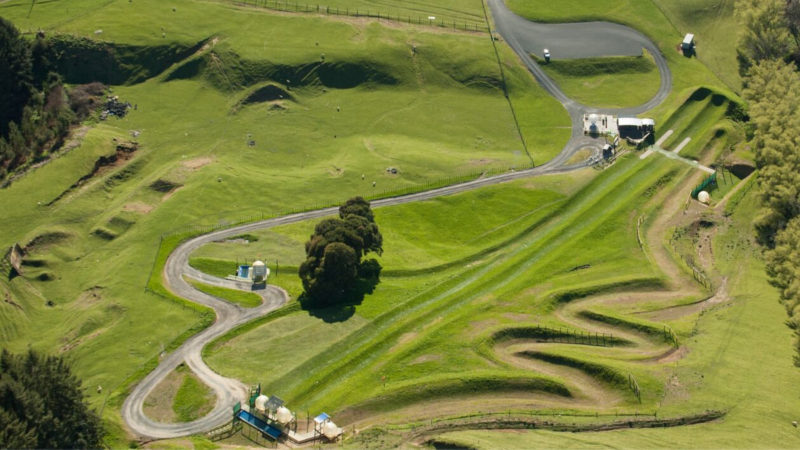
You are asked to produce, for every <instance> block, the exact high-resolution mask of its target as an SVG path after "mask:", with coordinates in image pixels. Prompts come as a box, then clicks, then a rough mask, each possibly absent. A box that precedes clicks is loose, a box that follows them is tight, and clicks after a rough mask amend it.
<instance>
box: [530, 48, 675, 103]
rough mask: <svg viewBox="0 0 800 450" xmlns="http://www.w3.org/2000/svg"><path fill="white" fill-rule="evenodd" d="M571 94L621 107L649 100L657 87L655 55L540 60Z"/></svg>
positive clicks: (579, 98) (570, 95) (569, 95)
mask: <svg viewBox="0 0 800 450" xmlns="http://www.w3.org/2000/svg"><path fill="white" fill-rule="evenodd" d="M538 62H539V63H540V64H541V66H542V69H544V71H545V73H547V75H549V76H550V78H552V79H553V81H555V82H556V83H558V86H559V87H560V88H561V89H562V90H563V91H564V93H565V94H567V96H568V97H570V98H572V99H575V100H577V101H578V102H580V103H582V104H584V105H589V106H595V107H604V108H622V107H626V106H637V105H641V104H642V103H645V102H647V101H648V100H650V99H651V98H652V97H653V96H654V95H655V94H656V92H657V91H658V86H659V73H658V68H657V67H656V65H655V63H654V62H653V57H652V56H650V55H649V54H648V53H647V52H644V54H643V55H642V56H616V57H608V58H584V59H553V60H551V61H550V63H547V64H545V63H544V60H539V61H538Z"/></svg>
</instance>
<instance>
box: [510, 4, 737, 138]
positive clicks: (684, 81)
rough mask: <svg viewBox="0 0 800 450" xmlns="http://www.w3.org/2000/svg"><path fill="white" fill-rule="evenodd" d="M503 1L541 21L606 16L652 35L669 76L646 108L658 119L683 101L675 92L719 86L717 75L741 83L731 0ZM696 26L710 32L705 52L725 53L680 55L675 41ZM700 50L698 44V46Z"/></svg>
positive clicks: (727, 81)
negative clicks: (656, 101) (660, 96)
mask: <svg viewBox="0 0 800 450" xmlns="http://www.w3.org/2000/svg"><path fill="white" fill-rule="evenodd" d="M689 3H691V5H689ZM507 5H508V6H509V8H510V9H511V10H513V11H514V12H516V13H517V14H519V15H521V16H523V17H526V18H529V19H531V20H536V21H541V22H581V21H591V20H607V21H611V22H617V23H622V24H625V25H628V26H631V27H633V28H635V29H637V30H639V31H641V32H642V33H644V34H645V35H646V36H648V37H649V38H650V39H652V40H653V42H655V43H656V45H658V47H659V48H660V49H661V51H662V53H663V54H664V56H665V58H666V59H667V62H668V63H669V66H670V69H671V70H672V78H673V86H672V94H671V95H670V96H669V97H668V99H667V100H666V101H665V102H664V103H662V105H660V106H659V107H657V108H655V109H654V110H653V111H651V112H649V113H648V116H650V117H653V118H654V119H655V120H656V124H659V123H660V122H661V121H662V120H663V119H664V118H666V117H667V116H669V114H670V110H671V109H672V108H674V105H675V104H678V103H680V102H682V100H679V98H678V96H679V95H680V93H681V92H682V91H684V90H685V89H689V88H694V87H696V86H699V85H705V84H709V83H711V84H713V85H718V86H720V87H721V86H722V85H723V83H722V82H721V81H719V79H718V78H717V77H721V78H723V79H725V80H726V83H728V84H729V85H731V86H732V88H734V89H736V88H738V85H739V83H737V82H735V80H734V78H738V75H736V74H737V65H736V62H735V51H734V47H735V43H736V38H735V35H736V33H735V29H736V28H737V25H736V22H735V19H734V18H733V8H732V6H731V4H730V3H729V2H721V1H718V0H703V1H701V2H689V1H684V0H674V1H673V0H666V1H660V0H659V1H652V0H648V1H635V0H625V1H612V0H602V1H598V2H590V3H586V2H583V1H581V0H569V1H567V2H557V3H554V2H546V1H542V0H534V1H527V0H508V3H507ZM691 11H701V12H703V14H701V15H700V16H698V17H697V18H694V16H693V15H692V14H691ZM677 18H680V19H681V20H680V21H679V20H677ZM672 19H675V20H672ZM676 27H678V28H680V29H678V28H676ZM684 27H687V28H688V29H686V28H684ZM695 27H697V28H695ZM696 30H708V31H709V33H710V34H712V35H713V36H714V38H713V39H710V40H709V42H708V45H709V48H708V50H706V52H707V54H708V55H709V57H712V55H725V56H723V57H720V58H719V59H713V61H712V60H709V61H708V63H709V66H708V67H707V66H706V65H705V63H706V62H707V61H706V59H699V58H687V57H685V56H683V54H682V53H681V52H680V51H678V49H677V46H678V44H680V42H681V40H682V38H683V34H684V33H686V32H693V31H696ZM697 33H698V36H697V39H698V40H699V41H701V42H705V41H704V39H705V36H704V35H702V34H700V31H698V32H697ZM732 36H733V37H732ZM700 50H702V48H700V49H698V51H700ZM712 58H713V57H712ZM709 67H710V69H711V70H709ZM712 70H713V73H712Z"/></svg>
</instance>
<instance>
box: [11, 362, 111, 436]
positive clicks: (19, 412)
mask: <svg viewBox="0 0 800 450" xmlns="http://www.w3.org/2000/svg"><path fill="white" fill-rule="evenodd" d="M102 438H103V429H102V425H101V422H100V419H99V418H98V417H97V416H96V415H95V414H94V413H93V412H92V411H91V410H89V408H88V406H87V405H86V403H85V402H84V399H83V393H82V392H81V383H80V381H78V379H76V378H75V377H74V376H73V375H72V374H71V373H70V368H69V366H68V365H67V363H66V362H65V361H64V359H63V358H61V357H56V356H43V355H40V354H38V353H36V352H34V351H32V350H29V351H28V352H27V353H26V354H21V355H15V354H12V353H9V352H8V351H6V350H3V351H2V353H0V448H99V447H101V445H102Z"/></svg>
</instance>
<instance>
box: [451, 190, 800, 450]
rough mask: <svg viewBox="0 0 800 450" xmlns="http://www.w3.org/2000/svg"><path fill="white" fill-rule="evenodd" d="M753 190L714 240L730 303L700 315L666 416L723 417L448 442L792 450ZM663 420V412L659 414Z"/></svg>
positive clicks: (671, 373)
mask: <svg viewBox="0 0 800 450" xmlns="http://www.w3.org/2000/svg"><path fill="white" fill-rule="evenodd" d="M756 200H757V199H756V196H755V195H754V193H751V194H750V195H748V196H747V197H746V198H745V200H743V201H742V202H740V203H739V205H738V207H737V208H736V211H735V213H734V215H733V221H732V222H731V223H729V224H727V225H725V228H724V231H723V232H721V233H720V234H719V235H718V237H717V238H716V239H715V241H714V252H715V254H716V255H717V260H718V261H719V265H718V268H719V269H720V270H721V271H722V273H723V274H724V275H725V276H727V277H728V280H729V285H728V287H729V292H730V295H731V297H732V303H731V304H729V305H725V306H722V307H718V308H715V309H713V310H711V311H709V312H707V313H706V314H704V315H703V316H701V317H700V319H699V321H698V323H697V325H696V327H697V328H696V332H695V333H694V336H693V337H692V338H691V340H690V342H689V343H688V345H689V346H690V348H691V352H690V353H689V354H688V355H687V356H686V357H685V358H684V359H683V360H682V361H681V362H680V363H679V364H677V365H676V366H675V367H674V368H670V369H669V370H668V372H667V376H668V377H669V379H670V380H672V381H671V383H670V387H669V389H668V390H667V392H666V393H665V397H664V399H663V400H662V403H661V404H662V408H663V411H664V415H668V414H676V413H681V412H682V411H684V410H685V408H687V407H689V408H691V407H693V408H695V409H702V408H708V407H720V406H722V407H725V408H726V409H728V414H727V416H726V417H725V418H724V419H723V420H721V421H718V422H714V423H709V424H704V425H699V426H691V427H680V428H668V429H652V430H627V431H625V432H624V433H621V432H604V433H580V434H571V433H570V434H564V433H554V432H549V431H532V432H520V433H498V432H487V431H481V432H473V431H468V432H458V433H450V434H446V435H443V436H442V438H443V439H444V440H445V441H448V442H452V443H455V444H458V445H464V446H471V447H475V448H497V447H503V448H530V447H531V446H543V447H562V446H566V447H570V448H585V447H596V446H598V445H600V446H611V447H626V448H633V447H635V448H663V447H687V448H694V447H724V448H796V447H797V446H798V445H800V437H798V434H797V430H796V429H795V428H794V427H793V426H792V424H791V422H792V421H793V420H796V412H795V409H794V405H795V403H796V401H795V400H796V398H797V397H798V395H800V390H798V389H799V388H798V384H797V382H796V380H797V378H798V374H797V368H795V367H793V366H792V363H791V359H792V350H791V345H790V342H791V330H789V329H788V328H787V327H785V326H783V321H784V320H785V317H786V315H785V312H784V311H783V308H782V307H781V306H780V304H779V302H778V301H777V299H778V293H777V291H775V289H774V288H773V287H771V286H769V284H768V282H767V280H766V279H765V277H764V272H763V271H764V269H763V263H762V262H761V261H760V256H759V255H758V249H757V248H755V247H753V243H752V239H753V238H752V236H753V230H752V228H751V223H752V220H753V217H754V214H755V212H756V211H757V201H756ZM659 415H660V416H661V414H659Z"/></svg>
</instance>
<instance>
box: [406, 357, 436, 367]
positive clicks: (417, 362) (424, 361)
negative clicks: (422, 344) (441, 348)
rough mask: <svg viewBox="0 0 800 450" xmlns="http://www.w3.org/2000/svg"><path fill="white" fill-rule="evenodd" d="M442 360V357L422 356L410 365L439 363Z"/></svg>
mask: <svg viewBox="0 0 800 450" xmlns="http://www.w3.org/2000/svg"><path fill="white" fill-rule="evenodd" d="M440 359H442V356H441V355H422V356H420V357H418V358H416V359H415V360H413V361H411V362H410V363H408V365H410V366H413V365H414V364H422V363H426V362H430V361H438V360H440Z"/></svg>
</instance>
